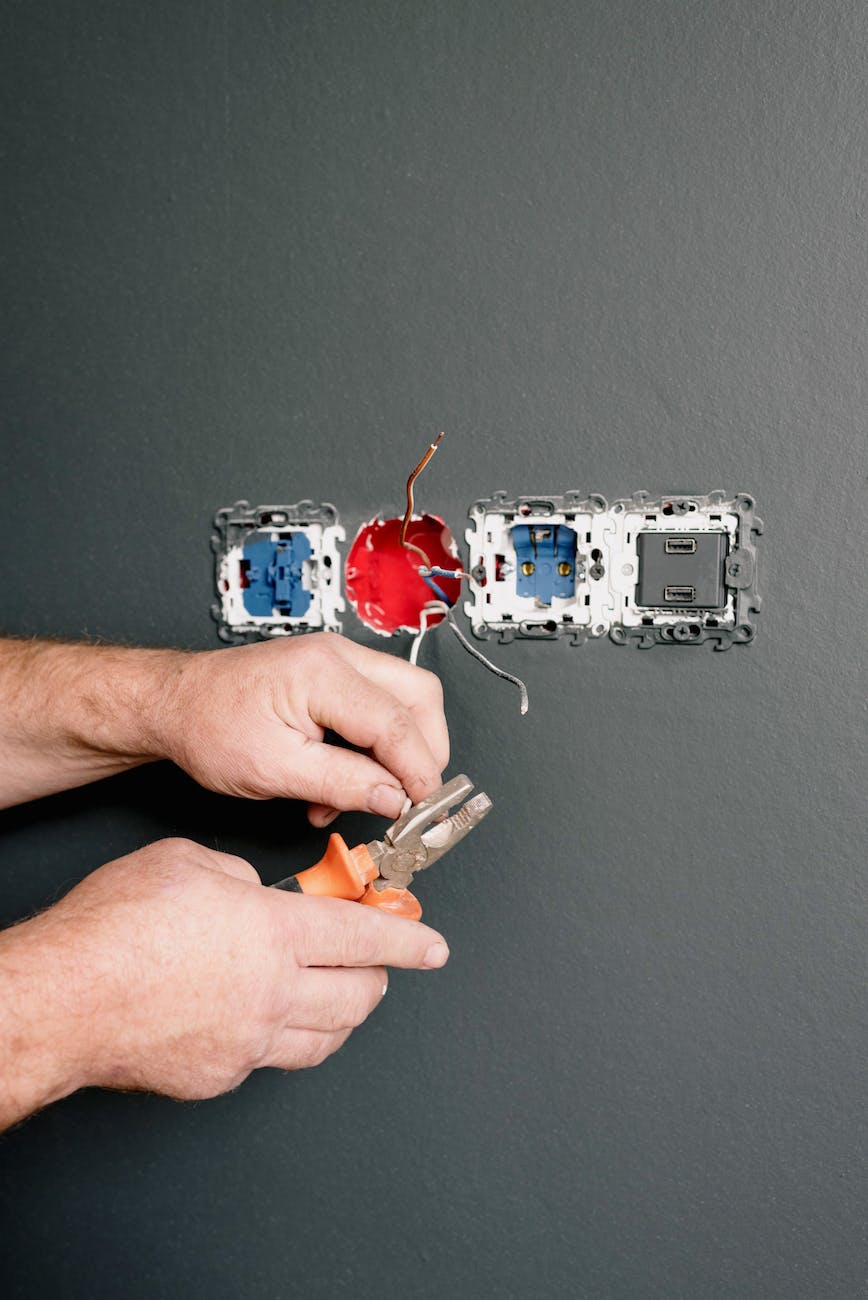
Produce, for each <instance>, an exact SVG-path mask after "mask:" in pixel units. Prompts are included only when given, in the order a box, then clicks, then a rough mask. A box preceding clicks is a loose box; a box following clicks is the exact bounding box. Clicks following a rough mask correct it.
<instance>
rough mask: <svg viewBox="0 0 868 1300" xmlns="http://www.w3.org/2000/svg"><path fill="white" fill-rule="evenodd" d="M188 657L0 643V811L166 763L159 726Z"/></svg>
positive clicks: (46, 643) (167, 652)
mask: <svg viewBox="0 0 868 1300" xmlns="http://www.w3.org/2000/svg"><path fill="white" fill-rule="evenodd" d="M188 658H189V656H188V655H187V654H186V653H185V652H183V651H179V650H140V649H131V648H126V647H120V646H93V645H83V644H66V643H62V642H52V641H23V640H22V641H19V640H0V718H2V727H3V732H2V734H3V744H2V747H0V807H9V806H11V805H12V804H16V803H23V802H25V801H26V800H28V799H36V798H39V797H40V796H41V795H46V794H53V793H55V792H56V791H58V790H66V789H69V788H70V787H72V786H78V785H85V784H87V783H88V782H90V781H97V780H99V779H100V778H101V777H104V776H111V775H112V774H113V773H115V772H120V771H123V770H124V769H126V768H129V767H135V766H136V765H138V764H140V763H146V762H150V761H152V760H154V759H158V758H162V757H164V756H165V754H164V744H163V741H162V736H161V723H162V720H163V718H164V715H165V713H166V709H167V707H168V701H170V700H171V695H172V685H173V682H174V680H175V679H176V678H177V676H178V675H179V674H180V671H181V668H182V666H183V664H184V663H185V662H186V661H187V660H188Z"/></svg>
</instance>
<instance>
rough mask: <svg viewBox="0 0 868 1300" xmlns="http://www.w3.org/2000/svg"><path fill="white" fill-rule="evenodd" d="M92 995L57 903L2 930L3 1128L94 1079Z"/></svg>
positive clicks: (0, 1116) (0, 1099)
mask: <svg viewBox="0 0 868 1300" xmlns="http://www.w3.org/2000/svg"><path fill="white" fill-rule="evenodd" d="M86 1001H87V999H86V996H85V989H84V988H83V986H82V982H81V972H80V960H79V956H78V954H77V953H76V951H75V947H74V937H73V935H72V934H70V933H65V932H64V930H63V927H62V926H61V927H59V926H58V925H57V923H56V921H55V919H54V916H53V909H52V910H51V911H49V912H46V913H44V914H43V915H41V916H38V917H35V918H34V919H33V920H31V921H25V922H23V923H22V924H20V925H15V926H12V927H10V928H9V929H8V930H4V931H3V932H2V933H0V1130H2V1129H4V1128H7V1127H8V1126H9V1125H10V1124H14V1123H17V1121H19V1120H21V1119H24V1118H25V1117H26V1116H27V1115H30V1114H32V1113H33V1112H34V1111H36V1110H40V1109H41V1108H42V1107H43V1106H47V1105H49V1104H50V1103H51V1102H54V1101H58V1100H59V1099H60V1098H61V1097H66V1096H68V1095H69V1094H70V1093H72V1092H75V1091H76V1090H77V1089H78V1088H80V1087H83V1086H84V1085H85V1084H86V1083H88V1082H89V1078H88V1041H87V1039H88V1036H89V1035H90V1034H91V1033H92V1032H93V1022H94V1017H93V1014H92V1010H91V1008H89V1007H88V1006H87V1005H86Z"/></svg>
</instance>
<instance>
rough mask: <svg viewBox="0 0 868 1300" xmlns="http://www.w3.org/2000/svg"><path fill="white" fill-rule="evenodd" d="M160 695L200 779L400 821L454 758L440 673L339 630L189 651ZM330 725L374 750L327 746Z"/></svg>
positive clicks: (311, 812) (166, 726)
mask: <svg viewBox="0 0 868 1300" xmlns="http://www.w3.org/2000/svg"><path fill="white" fill-rule="evenodd" d="M176 662H177V671H176V672H174V673H173V674H172V675H171V677H170V679H169V682H168V686H167V689H166V691H165V692H164V699H165V704H164V705H163V707H162V709H161V718H160V722H159V730H160V733H161V735H162V737H163V742H162V748H163V752H164V753H165V755H166V757H168V758H171V759H172V760H173V761H174V762H175V763H177V764H178V765H179V766H180V767H183V768H184V770H185V771H187V772H189V773H190V775H191V776H193V777H195V779H196V780H197V781H198V782H199V783H200V784H201V785H204V786H207V787H208V788H209V789H211V790H217V791H219V792H220V793H223V794H234V795H243V796H245V797H246V798H249V799H251V798H252V799H270V798H275V797H282V798H294V799H305V800H307V801H308V804H309V808H308V816H309V817H310V820H311V822H313V824H314V825H315V826H325V825H327V824H328V822H330V821H331V820H332V819H333V818H334V817H335V816H336V815H337V811H338V810H341V809H350V808H355V809H360V810H363V811H368V812H373V813H378V814H379V815H380V816H383V817H389V818H391V819H393V820H394V819H395V818H396V817H398V816H399V815H400V813H401V809H402V807H403V804H404V800H405V792H406V794H407V795H409V797H410V799H411V800H412V802H413V803H418V802H419V800H420V799H423V798H425V796H426V795H429V794H431V793H432V791H433V790H435V789H436V788H437V786H438V785H439V783H440V778H441V774H442V772H443V770H444V768H445V767H446V765H447V763H448V761H449V734H448V731H447V728H446V718H445V716H444V713H443V692H442V689H441V686H440V681H439V679H438V678H437V677H436V676H435V675H434V674H433V673H429V672H427V671H426V670H425V669H423V668H417V667H415V666H412V665H410V664H408V663H406V662H405V661H404V660H402V659H396V658H395V657H394V656H392V655H387V654H384V653H382V652H381V651H378V650H369V649H367V648H366V647H364V646H360V645H357V644H356V643H355V642H353V641H349V640H347V639H346V638H344V637H341V636H337V635H335V634H334V633H328V632H326V633H316V634H314V635H310V636H305V637H300V638H294V639H291V640H280V641H270V642H263V643H259V644H256V645H249V646H241V647H238V648H235V649H232V650H215V651H208V652H205V653H201V654H194V655H182V656H179V657H178V659H177V661H176ZM326 729H329V730H331V731H334V732H337V733H338V735H340V736H342V737H343V738H344V739H345V740H347V741H349V742H350V744H352V745H356V746H358V747H359V748H360V749H362V750H364V751H367V752H366V753H354V752H353V751H352V750H347V749H342V748H339V747H338V746H336V745H330V744H327V743H325V741H324V736H325V731H326Z"/></svg>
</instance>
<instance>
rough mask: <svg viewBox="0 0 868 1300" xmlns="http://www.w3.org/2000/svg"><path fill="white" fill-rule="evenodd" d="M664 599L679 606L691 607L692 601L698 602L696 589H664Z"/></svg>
mask: <svg viewBox="0 0 868 1300" xmlns="http://www.w3.org/2000/svg"><path fill="white" fill-rule="evenodd" d="M663 599H664V600H665V601H667V603H668V602H671V603H673V604H678V605H689V604H690V602H691V601H692V600H696V588H695V587H664V588H663Z"/></svg>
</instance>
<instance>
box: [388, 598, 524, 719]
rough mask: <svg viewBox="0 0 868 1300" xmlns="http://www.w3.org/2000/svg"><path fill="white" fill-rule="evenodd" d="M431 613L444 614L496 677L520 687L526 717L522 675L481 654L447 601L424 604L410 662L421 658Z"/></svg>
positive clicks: (522, 707)
mask: <svg viewBox="0 0 868 1300" xmlns="http://www.w3.org/2000/svg"><path fill="white" fill-rule="evenodd" d="M431 614H442V615H443V618H444V621H445V622H447V623H448V624H449V626H450V628H451V629H452V631H453V632H454V633H455V635H456V637H457V638H458V640H459V642H460V643H461V645H462V646H463V647H464V649H465V650H466V651H467V652H468V654H471V655H473V658H474V659H478V660H479V662H480V663H481V664H484V665H485V667H486V668H487V669H488V670H489V672H492V673H494V675H495V677H502V678H503V679H504V681H507V682H512V684H513V686H517V687H518V689H519V691H520V693H521V706H520V707H521V715H522V717H524V715H525V714H526V713H527V709H528V698H527V687H526V686H525V684H524V682H523V681H522V680H521V678H520V677H515V676H514V675H513V674H512V673H508V672H505V671H504V669H503V668H498V667H497V665H496V664H493V663H492V662H491V660H490V659H486V657H485V655H484V654H481V653H480V651H479V650H477V649H476V647H475V646H473V645H471V644H470V642H469V641H468V640H467V637H466V636H465V635H464V633H463V632H462V631H461V628H460V627H459V626H458V624H457V623H456V622H455V619H454V618H453V615H452V606H451V605H447V604H446V603H445V601H442V600H429V601H428V602H427V604H425V605H423V606H422V609H421V610H420V612H419V631H418V632H417V633H416V636H415V637H414V638H413V644H412V645H411V646H410V663H411V664H415V663H416V662H417V660H418V658H419V647H420V646H421V644H422V641H423V639H424V637H425V633H426V632H427V631H428V630H429V629H428V618H429V615H431ZM436 626H439V624H436Z"/></svg>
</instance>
